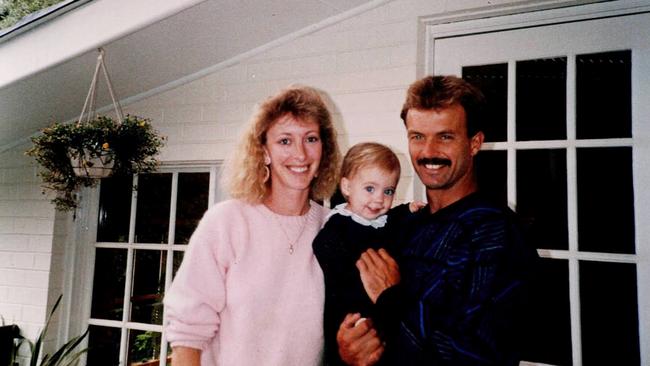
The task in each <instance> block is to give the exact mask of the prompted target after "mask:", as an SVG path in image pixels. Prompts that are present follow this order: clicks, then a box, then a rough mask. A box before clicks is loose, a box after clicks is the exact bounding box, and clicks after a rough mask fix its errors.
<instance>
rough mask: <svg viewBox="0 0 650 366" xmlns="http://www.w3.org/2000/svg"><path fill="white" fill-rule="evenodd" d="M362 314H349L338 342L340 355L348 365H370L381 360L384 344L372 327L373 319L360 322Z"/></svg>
mask: <svg viewBox="0 0 650 366" xmlns="http://www.w3.org/2000/svg"><path fill="white" fill-rule="evenodd" d="M359 319H361V315H359V314H358V313H357V314H348V315H346V316H345V319H343V322H342V323H341V326H340V327H339V331H338V332H337V333H336V342H337V343H338V345H339V355H340V356H341V359H342V360H343V361H344V362H345V363H346V364H348V365H352V366H370V365H374V364H375V363H377V361H379V358H380V357H381V355H382V353H384V346H383V344H382V342H381V339H379V336H378V335H377V331H376V330H375V329H374V328H373V327H372V321H371V320H370V319H366V320H365V321H361V322H359Z"/></svg>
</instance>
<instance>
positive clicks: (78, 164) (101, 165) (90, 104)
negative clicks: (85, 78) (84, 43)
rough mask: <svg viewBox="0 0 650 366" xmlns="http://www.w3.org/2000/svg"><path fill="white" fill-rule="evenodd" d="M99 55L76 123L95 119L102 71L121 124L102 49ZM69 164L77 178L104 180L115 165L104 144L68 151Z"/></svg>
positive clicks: (119, 109) (117, 104) (118, 108)
mask: <svg viewBox="0 0 650 366" xmlns="http://www.w3.org/2000/svg"><path fill="white" fill-rule="evenodd" d="M98 51H99V55H98V56H97V64H96V65H95V73H94V74H93V78H92V81H91V82H90V88H89V89H88V95H86V100H85V102H84V106H83V108H82V109H81V114H80V115H79V120H78V122H77V123H79V124H82V123H88V122H90V121H91V119H93V118H97V117H98V116H97V113H96V109H95V102H96V98H95V97H96V92H97V79H98V76H99V71H100V70H101V71H103V73H104V78H105V79H106V86H107V87H108V92H109V94H110V96H111V100H112V101H113V108H115V115H116V116H117V122H116V123H117V124H120V123H122V120H123V119H124V115H123V113H122V107H121V106H120V103H119V101H118V100H117V98H115V93H114V92H113V84H112V83H111V79H110V77H109V76H108V70H107V69H106V64H105V63H104V49H103V48H99V49H98ZM69 155H70V163H71V164H72V170H73V171H74V173H75V174H76V175H77V176H85V177H88V178H105V177H108V176H110V175H111V174H112V172H113V165H114V164H115V156H114V154H113V152H112V150H110V149H109V148H108V146H105V145H104V144H98V146H96V150H95V151H93V150H90V149H87V148H84V149H83V150H70V151H69Z"/></svg>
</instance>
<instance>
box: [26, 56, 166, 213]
mask: <svg viewBox="0 0 650 366" xmlns="http://www.w3.org/2000/svg"><path fill="white" fill-rule="evenodd" d="M103 55H104V53H103V50H101V49H100V55H99V57H98V58H97V67H96V69H95V75H94V76H93V80H92V83H91V85H90V91H89V92H88V96H87V97H86V102H85V103H84V107H83V109H82V111H81V116H80V117H79V120H78V121H77V122H74V123H54V124H53V125H52V126H50V127H48V128H45V129H43V130H42V133H41V134H40V135H38V136H35V137H33V138H32V143H33V144H34V145H33V147H32V148H31V149H29V150H28V151H27V152H26V154H27V155H29V156H32V157H34V158H35V159H36V161H37V162H38V163H39V164H40V165H41V167H42V168H43V169H41V171H40V172H39V175H40V177H41V178H42V180H43V188H44V190H43V192H44V193H46V192H47V191H54V192H55V193H56V198H54V199H53V200H52V202H53V203H54V204H55V205H56V207H57V209H59V210H63V211H67V210H73V209H75V208H76V207H77V205H78V204H79V199H78V197H77V192H78V190H79V188H81V187H91V186H95V185H96V184H97V183H98V182H99V179H101V178H105V177H108V176H111V175H131V174H140V173H148V172H153V171H155V170H156V169H157V167H158V165H159V162H158V160H157V159H156V155H157V154H158V153H159V152H160V149H161V147H162V145H163V141H164V138H163V137H161V136H159V135H158V133H157V132H156V131H154V129H153V127H152V126H151V121H150V120H149V119H146V118H142V117H138V116H130V115H127V116H126V117H122V110H121V107H120V106H119V103H118V102H117V100H116V99H115V96H114V94H113V89H112V86H111V83H110V79H109V78H108V72H107V71H106V68H105V66H104V62H103ZM100 68H101V69H103V70H104V75H105V76H106V82H107V85H108V88H109V91H110V94H111V98H112V100H113V106H114V107H115V112H116V113H115V114H116V115H117V116H118V117H117V119H113V118H111V117H108V116H99V115H94V113H93V112H92V111H94V99H95V89H96V86H97V75H98V73H99V70H100ZM92 115H94V117H92V118H91V116H92Z"/></svg>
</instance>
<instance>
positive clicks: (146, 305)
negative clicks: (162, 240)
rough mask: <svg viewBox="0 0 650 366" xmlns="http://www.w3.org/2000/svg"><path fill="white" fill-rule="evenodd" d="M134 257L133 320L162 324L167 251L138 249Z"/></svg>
mask: <svg viewBox="0 0 650 366" xmlns="http://www.w3.org/2000/svg"><path fill="white" fill-rule="evenodd" d="M133 259H134V261H135V263H133V289H132V290H131V293H132V295H131V321H133V322H140V323H147V324H159V325H162V314H163V307H162V298H163V296H164V290H165V268H166V263H167V253H166V252H163V251H160V250H136V251H135V254H134V256H133Z"/></svg>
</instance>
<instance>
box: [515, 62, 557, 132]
mask: <svg viewBox="0 0 650 366" xmlns="http://www.w3.org/2000/svg"><path fill="white" fill-rule="evenodd" d="M566 62H567V61H566V57H556V58H545V59H537V60H528V61H518V62H517V82H516V85H517V86H516V88H517V92H516V106H517V107H516V109H517V112H516V124H517V140H519V141H530V140H562V139H565V138H566Z"/></svg>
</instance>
